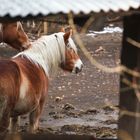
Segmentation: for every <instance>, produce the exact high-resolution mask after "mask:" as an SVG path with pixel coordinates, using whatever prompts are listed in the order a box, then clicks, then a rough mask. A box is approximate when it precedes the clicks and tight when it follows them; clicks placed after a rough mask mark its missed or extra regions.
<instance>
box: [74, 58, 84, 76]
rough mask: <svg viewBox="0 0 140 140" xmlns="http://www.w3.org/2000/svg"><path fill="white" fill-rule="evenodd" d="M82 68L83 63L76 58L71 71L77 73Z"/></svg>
mask: <svg viewBox="0 0 140 140" xmlns="http://www.w3.org/2000/svg"><path fill="white" fill-rule="evenodd" d="M82 69H83V63H82V61H81V60H80V59H78V60H77V61H76V63H75V65H74V68H73V70H72V72H73V73H76V74H77V73H79V72H81V71H82Z"/></svg>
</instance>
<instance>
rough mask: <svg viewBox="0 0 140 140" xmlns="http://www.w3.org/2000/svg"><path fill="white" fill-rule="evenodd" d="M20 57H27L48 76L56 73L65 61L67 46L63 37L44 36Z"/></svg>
mask: <svg viewBox="0 0 140 140" xmlns="http://www.w3.org/2000/svg"><path fill="white" fill-rule="evenodd" d="M19 55H25V56H26V57H27V58H28V59H29V60H30V61H32V62H33V63H35V64H36V65H39V66H41V67H42V68H43V69H44V71H45V73H46V75H47V76H49V75H51V74H53V73H54V72H56V70H57V68H58V66H59V65H60V63H61V62H62V61H63V60H64V59H65V58H64V56H65V44H64V41H63V40H62V38H61V37H59V39H58V40H57V39H56V38H55V37H54V36H52V35H50V36H43V37H41V38H40V39H38V40H37V41H35V42H34V43H33V44H32V47H31V48H30V49H28V50H26V51H24V52H21V53H19Z"/></svg>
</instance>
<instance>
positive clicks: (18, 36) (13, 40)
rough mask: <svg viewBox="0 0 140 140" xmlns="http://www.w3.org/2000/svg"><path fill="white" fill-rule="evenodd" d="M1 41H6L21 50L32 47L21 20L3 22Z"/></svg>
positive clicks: (0, 30) (0, 25) (0, 29)
mask: <svg viewBox="0 0 140 140" xmlns="http://www.w3.org/2000/svg"><path fill="white" fill-rule="evenodd" d="M0 42H5V43H7V44H9V45H10V46H11V47H13V48H15V49H17V50H19V51H23V50H25V49H27V48H29V47H30V41H29V38H28V36H27V35H26V33H25V32H24V30H23V27H22V24H21V23H20V22H12V23H1V24H0Z"/></svg>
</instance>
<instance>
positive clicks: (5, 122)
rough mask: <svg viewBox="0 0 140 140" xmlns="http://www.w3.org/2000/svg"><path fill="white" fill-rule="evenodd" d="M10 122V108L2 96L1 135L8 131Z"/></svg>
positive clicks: (0, 109)
mask: <svg viewBox="0 0 140 140" xmlns="http://www.w3.org/2000/svg"><path fill="white" fill-rule="evenodd" d="M9 122H10V107H9V106H8V105H7V99H6V97H5V96H2V95H0V134H3V133H5V132H6V131H7V128H8V126H9Z"/></svg>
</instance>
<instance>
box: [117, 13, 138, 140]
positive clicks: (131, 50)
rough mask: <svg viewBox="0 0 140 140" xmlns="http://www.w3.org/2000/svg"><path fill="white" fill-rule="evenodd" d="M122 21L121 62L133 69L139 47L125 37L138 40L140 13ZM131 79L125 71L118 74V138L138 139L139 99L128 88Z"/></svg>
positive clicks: (136, 62)
mask: <svg viewBox="0 0 140 140" xmlns="http://www.w3.org/2000/svg"><path fill="white" fill-rule="evenodd" d="M123 21H124V33H123V47H122V54H121V63H122V65H124V66H126V67H128V68H129V69H131V70H134V69H135V68H138V67H140V48H138V47H136V46H134V45H132V44H131V43H130V42H128V40H127V39H128V38H131V39H133V40H135V41H137V42H140V15H139V14H137V15H136V14H135V15H131V16H128V17H125V18H124V20H123ZM133 79H134V78H133V76H132V75H131V74H128V73H126V72H125V73H123V74H122V75H121V76H120V118H119V124H118V125H119V131H118V138H119V140H140V101H139V100H138V98H137V96H136V93H135V91H134V89H133V88H131V89H130V88H129V87H130V86H128V83H130V82H131V83H132V82H133ZM124 80H125V82H124ZM139 80H140V78H139ZM127 82H128V83H127ZM126 83H127V84H126Z"/></svg>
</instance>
